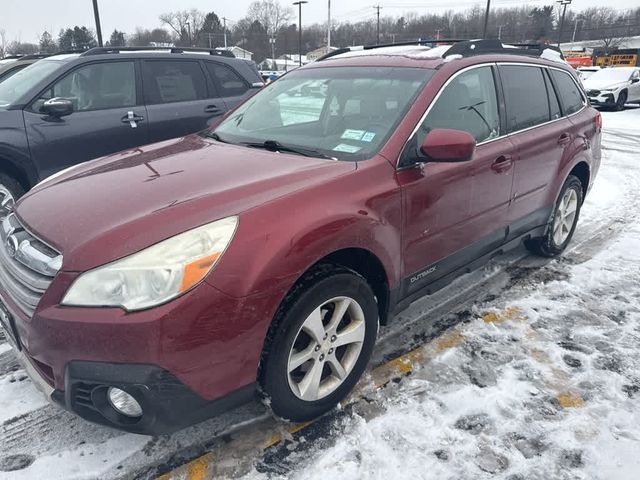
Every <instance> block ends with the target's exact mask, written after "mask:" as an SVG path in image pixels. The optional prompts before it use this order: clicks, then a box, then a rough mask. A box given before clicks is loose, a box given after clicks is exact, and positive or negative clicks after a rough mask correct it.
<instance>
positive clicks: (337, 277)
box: [260, 266, 378, 422]
mask: <svg viewBox="0 0 640 480" xmlns="http://www.w3.org/2000/svg"><path fill="white" fill-rule="evenodd" d="M289 297H291V298H289V299H287V300H285V302H284V306H283V307H282V308H281V311H280V312H279V314H278V315H276V319H275V321H274V325H275V327H274V328H273V329H272V330H273V331H270V335H269V337H268V338H271V342H270V344H269V345H268V346H267V348H266V350H265V353H264V356H263V358H264V360H263V368H262V372H261V375H260V376H261V379H260V385H261V388H262V393H263V395H264V397H265V403H267V404H268V405H270V407H271V409H272V411H273V413H275V414H276V415H277V416H279V417H281V418H284V419H287V420H289V421H294V422H304V421H308V420H312V419H314V418H316V417H319V416H321V415H322V414H324V413H326V412H328V411H329V410H331V409H332V408H334V407H335V406H336V405H337V403H338V402H340V401H341V400H342V399H343V398H344V397H345V396H346V395H347V394H348V393H349V392H350V391H351V389H352V388H353V387H354V386H355V384H356V382H357V381H358V379H359V378H360V376H361V375H362V373H363V371H364V370H365V368H366V366H367V363H368V361H369V358H370V356H371V352H372V351H373V347H374V345H375V339H376V336H377V333H378V307H377V304H376V300H375V296H374V294H373V291H372V290H371V287H370V286H369V284H368V283H367V281H366V280H365V279H364V278H363V277H361V276H360V275H358V274H357V273H355V272H352V271H350V270H347V269H344V268H341V267H331V266H325V267H321V268H320V269H318V270H317V271H315V272H313V273H312V274H310V275H308V276H307V278H306V279H305V280H303V281H302V282H301V284H300V285H299V287H297V288H296V289H294V291H293V292H292V294H291V295H289Z"/></svg>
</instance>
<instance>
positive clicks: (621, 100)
mask: <svg viewBox="0 0 640 480" xmlns="http://www.w3.org/2000/svg"><path fill="white" fill-rule="evenodd" d="M628 98H629V94H628V93H627V92H626V91H622V92H620V95H618V100H617V101H616V111H617V112H621V111H623V110H624V106H625V105H626V104H627V99H628Z"/></svg>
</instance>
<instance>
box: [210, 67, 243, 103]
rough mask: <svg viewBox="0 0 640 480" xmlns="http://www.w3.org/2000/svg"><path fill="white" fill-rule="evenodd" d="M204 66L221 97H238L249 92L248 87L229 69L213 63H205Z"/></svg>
mask: <svg viewBox="0 0 640 480" xmlns="http://www.w3.org/2000/svg"><path fill="white" fill-rule="evenodd" d="M206 65H207V69H208V70H209V74H211V76H212V77H213V78H214V81H215V82H216V84H217V86H218V91H219V93H220V96H221V97H239V96H240V95H244V94H245V93H246V92H247V90H249V85H247V83H246V82H245V81H244V80H243V79H242V77H240V76H239V75H238V74H237V73H236V72H234V71H233V70H232V69H231V68H229V67H227V66H225V65H220V64H218V63H213V62H207V63H206Z"/></svg>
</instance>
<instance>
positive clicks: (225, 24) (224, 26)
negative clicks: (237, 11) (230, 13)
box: [222, 17, 227, 50]
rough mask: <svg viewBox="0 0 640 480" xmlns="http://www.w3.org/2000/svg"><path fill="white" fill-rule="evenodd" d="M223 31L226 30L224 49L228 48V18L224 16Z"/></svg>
mask: <svg viewBox="0 0 640 480" xmlns="http://www.w3.org/2000/svg"><path fill="white" fill-rule="evenodd" d="M222 31H223V32H224V49H225V50H226V49H227V19H226V17H222Z"/></svg>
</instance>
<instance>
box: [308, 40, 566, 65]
mask: <svg viewBox="0 0 640 480" xmlns="http://www.w3.org/2000/svg"><path fill="white" fill-rule="evenodd" d="M443 44H444V45H449V44H450V45H451V48H450V49H449V50H447V53H446V56H450V55H461V56H463V57H470V56H473V55H483V54H489V53H493V54H504V55H528V56H538V57H539V56H540V55H541V54H542V52H543V51H544V50H547V49H550V50H553V51H555V52H556V53H558V54H559V55H560V57H561V58H564V55H563V54H562V51H561V50H560V49H559V48H558V47H556V46H554V45H549V44H546V43H515V44H514V43H505V44H503V43H502V41H500V40H497V39H486V40H468V39H467V40H462V39H435V38H434V39H420V40H416V41H413V42H400V43H385V44H380V45H365V46H361V47H346V48H341V49H338V50H335V51H333V52H329V53H327V54H326V55H324V56H322V57H320V58H319V59H318V60H317V61H322V60H326V59H328V58H331V57H334V56H336V55H340V54H342V53H347V52H351V51H356V50H374V49H376V48H386V47H402V46H412V45H415V46H418V45H423V46H434V45H443Z"/></svg>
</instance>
